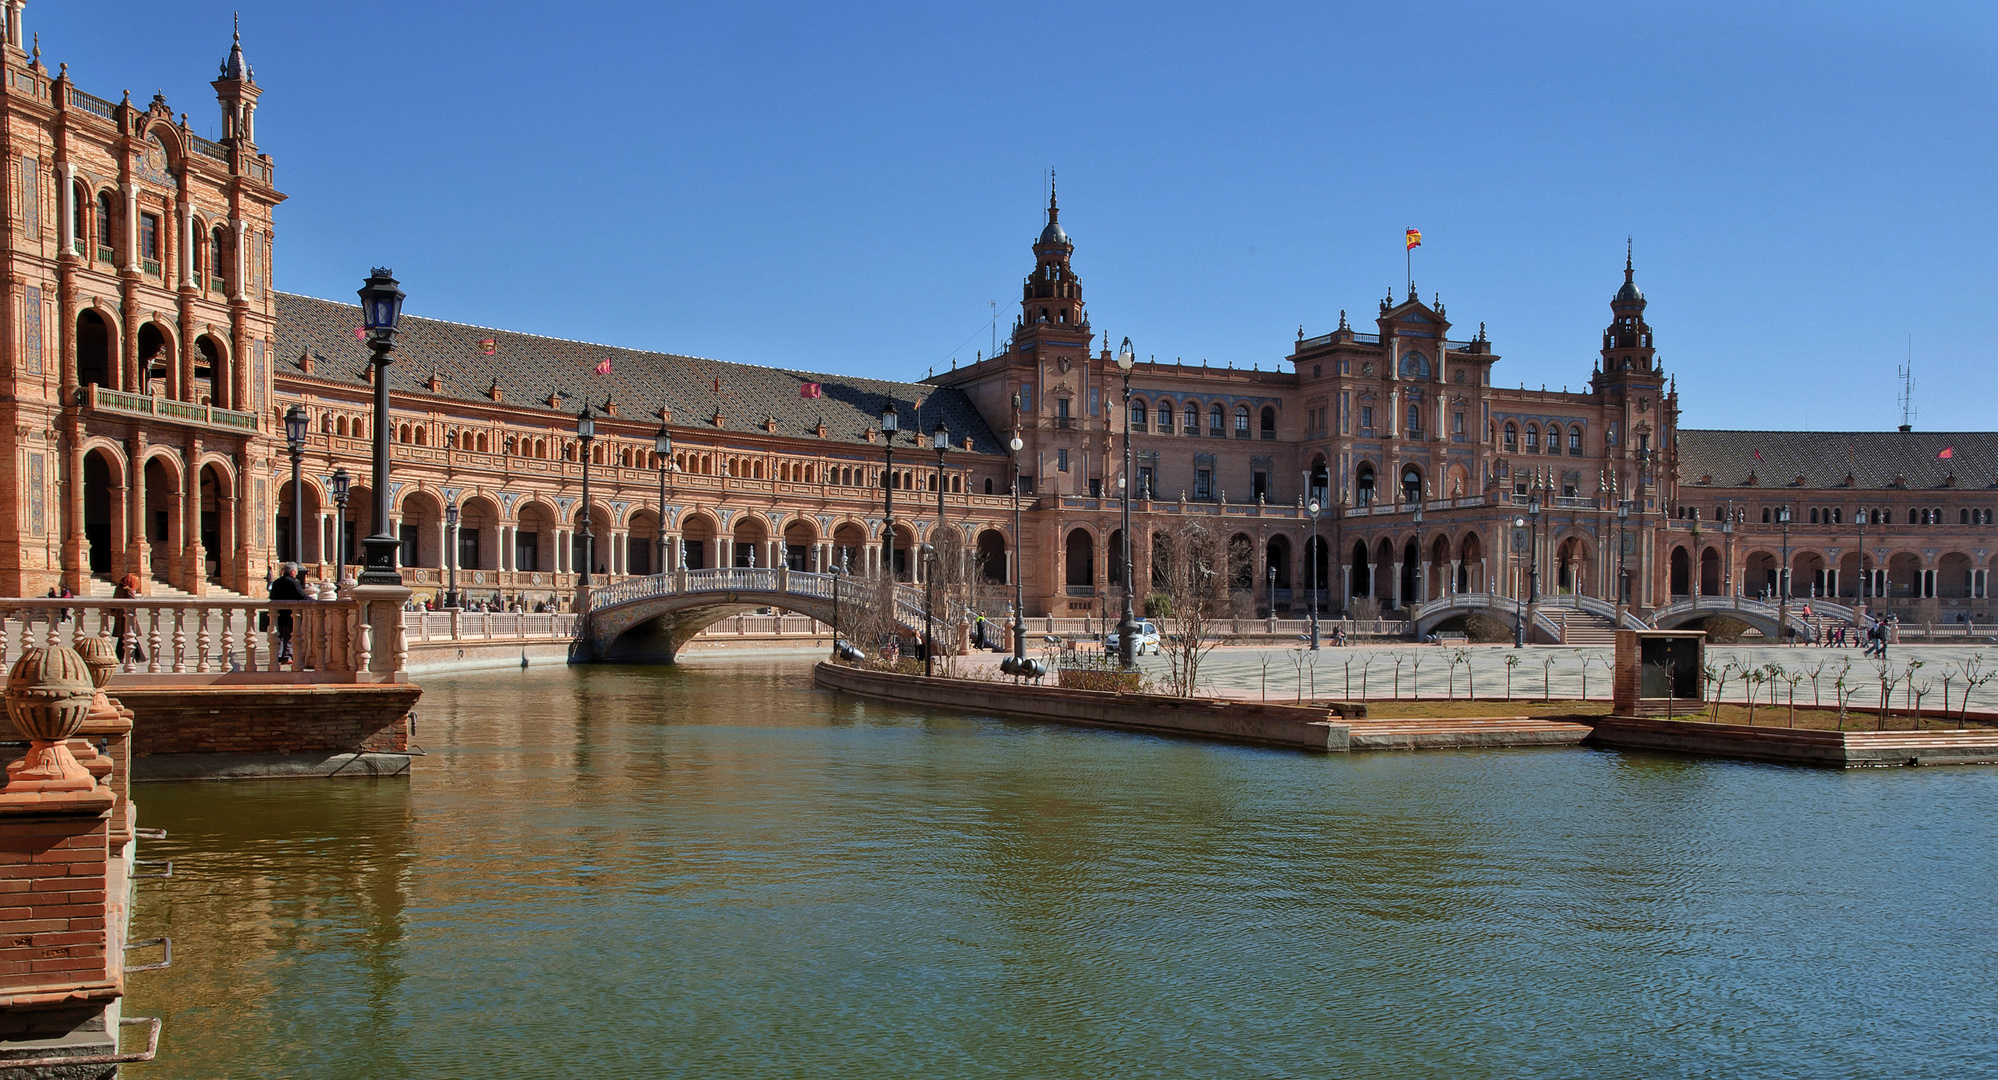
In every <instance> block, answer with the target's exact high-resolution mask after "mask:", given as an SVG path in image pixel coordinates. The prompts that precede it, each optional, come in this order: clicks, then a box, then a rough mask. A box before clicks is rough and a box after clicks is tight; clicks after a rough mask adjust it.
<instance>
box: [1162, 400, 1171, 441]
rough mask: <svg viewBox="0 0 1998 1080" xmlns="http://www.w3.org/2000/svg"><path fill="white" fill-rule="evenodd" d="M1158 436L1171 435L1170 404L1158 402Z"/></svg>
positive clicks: (1168, 402)
mask: <svg viewBox="0 0 1998 1080" xmlns="http://www.w3.org/2000/svg"><path fill="white" fill-rule="evenodd" d="M1159 434H1161V435H1170V434H1172V402H1170V401H1161V402H1159Z"/></svg>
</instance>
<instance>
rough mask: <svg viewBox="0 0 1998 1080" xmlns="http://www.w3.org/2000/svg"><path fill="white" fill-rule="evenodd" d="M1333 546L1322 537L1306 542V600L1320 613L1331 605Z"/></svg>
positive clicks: (1304, 586)
mask: <svg viewBox="0 0 1998 1080" xmlns="http://www.w3.org/2000/svg"><path fill="white" fill-rule="evenodd" d="M1332 569H1333V567H1332V545H1331V542H1330V541H1328V540H1326V539H1325V538H1324V537H1322V536H1313V537H1311V538H1309V539H1307V540H1305V542H1304V581H1303V582H1302V583H1301V584H1302V586H1303V588H1304V599H1305V603H1306V604H1315V605H1317V607H1318V609H1319V610H1320V611H1323V610H1326V608H1327V607H1328V605H1329V603H1330V598H1331V593H1332V588H1333V582H1332Z"/></svg>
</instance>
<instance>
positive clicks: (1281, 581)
mask: <svg viewBox="0 0 1998 1080" xmlns="http://www.w3.org/2000/svg"><path fill="white" fill-rule="evenodd" d="M1263 559H1264V561H1265V562H1266V563H1267V566H1266V567H1265V570H1264V573H1263V576H1264V577H1265V578H1270V579H1271V580H1272V581H1273V582H1274V583H1275V584H1274V585H1273V587H1274V588H1278V589H1288V588H1290V580H1291V576H1290V537H1288V536H1285V535H1283V534H1282V533H1278V534H1277V535H1275V536H1272V537H1270V542H1269V543H1268V544H1265V545H1263ZM1271 570H1274V571H1275V572H1276V573H1275V576H1274V577H1271V575H1270V573H1269V571H1271Z"/></svg>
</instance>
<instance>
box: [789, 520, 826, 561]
mask: <svg viewBox="0 0 1998 1080" xmlns="http://www.w3.org/2000/svg"><path fill="white" fill-rule="evenodd" d="M818 542H819V534H818V530H816V529H813V528H812V527H811V525H810V524H808V523H807V522H806V521H805V520H804V519H803V518H794V519H792V520H791V522H790V523H789V524H787V525H785V526H784V552H783V562H784V565H785V566H787V567H789V568H790V569H792V570H794V571H797V572H800V573H803V572H806V571H810V570H816V569H818V567H816V566H814V565H812V562H813V560H812V551H813V549H814V548H816V547H817V546H818Z"/></svg>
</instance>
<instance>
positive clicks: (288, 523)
mask: <svg viewBox="0 0 1998 1080" xmlns="http://www.w3.org/2000/svg"><path fill="white" fill-rule="evenodd" d="M154 460H157V459H154ZM152 487H153V478H152V477H151V476H148V477H147V478H146V489H147V490H146V501H147V502H148V503H150V502H151V501H152V498H153V493H152ZM300 487H301V488H302V491H301V494H302V495H303V496H304V501H305V517H304V519H303V520H302V521H301V522H300V523H299V524H298V533H297V536H298V539H299V544H298V548H297V549H294V547H293V543H292V536H293V522H292V517H291V511H292V505H291V504H292V498H291V478H290V477H289V476H286V477H285V478H284V479H283V480H282V482H280V483H279V484H278V485H277V505H276V506H275V507H273V508H272V509H273V512H274V518H275V522H276V530H275V531H274V532H273V534H272V535H273V536H274V537H275V538H276V542H277V546H276V548H275V550H274V552H273V554H274V556H275V560H274V561H279V562H282V561H284V560H287V559H292V558H298V559H299V560H300V561H302V562H305V563H317V562H323V561H324V560H325V553H324V552H323V551H322V550H321V544H320V540H321V537H320V535H319V515H320V512H321V511H320V508H321V507H323V506H325V505H326V504H325V502H324V499H323V493H322V492H321V491H320V490H319V484H318V481H317V480H316V479H314V478H313V477H312V476H310V475H307V476H306V477H305V482H304V483H303V484H302V485H300ZM156 531H157V525H151V526H149V533H150V532H156ZM294 550H297V551H298V552H299V553H298V554H297V555H294V554H293V552H294ZM155 569H157V567H155Z"/></svg>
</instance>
